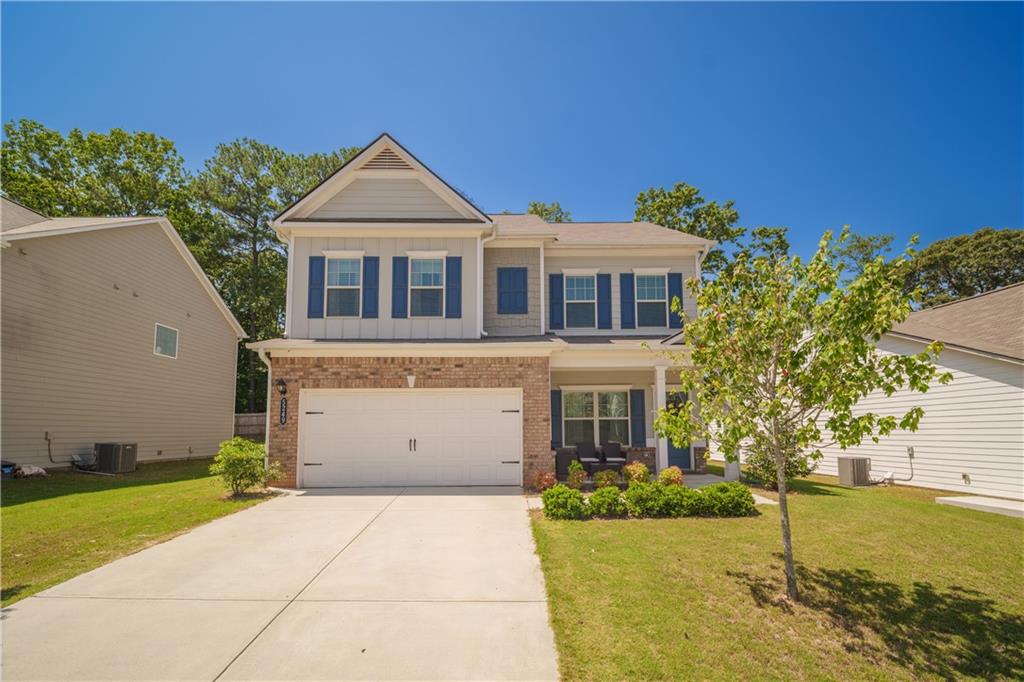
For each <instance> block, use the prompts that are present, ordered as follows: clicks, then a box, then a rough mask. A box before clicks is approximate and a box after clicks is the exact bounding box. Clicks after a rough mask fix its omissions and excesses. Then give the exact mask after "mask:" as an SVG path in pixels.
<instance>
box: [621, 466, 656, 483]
mask: <svg viewBox="0 0 1024 682" xmlns="http://www.w3.org/2000/svg"><path fill="white" fill-rule="evenodd" d="M622 475H623V476H625V478H626V483H628V484H629V485H633V484H634V483H647V482H648V481H650V480H651V470H650V469H648V468H647V465H646V464H644V463H643V462H632V463H630V464H627V465H626V466H624V467H622Z"/></svg>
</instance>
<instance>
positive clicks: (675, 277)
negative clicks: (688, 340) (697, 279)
mask: <svg viewBox="0 0 1024 682" xmlns="http://www.w3.org/2000/svg"><path fill="white" fill-rule="evenodd" d="M676 298H678V299H679V306H680V308H682V305H683V276H682V275H681V274H679V273H678V272H670V273H668V326H669V328H671V329H682V328H683V318H681V317H680V316H679V313H674V312H672V300H673V299H676Z"/></svg>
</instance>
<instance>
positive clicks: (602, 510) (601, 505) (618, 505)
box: [587, 485, 629, 518]
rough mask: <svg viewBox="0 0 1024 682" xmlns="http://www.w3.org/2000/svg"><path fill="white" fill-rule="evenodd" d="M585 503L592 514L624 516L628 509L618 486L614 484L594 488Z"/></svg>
mask: <svg viewBox="0 0 1024 682" xmlns="http://www.w3.org/2000/svg"><path fill="white" fill-rule="evenodd" d="M587 504H588V506H589V507H590V513H591V514H592V515H593V516H602V517H606V518H616V517H622V516H625V515H626V513H627V512H628V511H629V510H628V509H627V508H626V501H625V500H623V499H622V493H621V492H620V491H619V488H618V486H614V485H606V486H603V487H600V488H598V489H597V490H595V491H594V494H593V495H591V496H590V499H588V500H587Z"/></svg>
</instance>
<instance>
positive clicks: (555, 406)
mask: <svg viewBox="0 0 1024 682" xmlns="http://www.w3.org/2000/svg"><path fill="white" fill-rule="evenodd" d="M560 447H562V392H561V391H551V449H552V450H554V449H555V448H560Z"/></svg>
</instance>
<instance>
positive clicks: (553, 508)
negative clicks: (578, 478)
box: [540, 483, 587, 520]
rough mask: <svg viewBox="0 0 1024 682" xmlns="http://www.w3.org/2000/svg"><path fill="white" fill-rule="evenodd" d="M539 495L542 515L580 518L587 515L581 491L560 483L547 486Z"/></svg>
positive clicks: (550, 517)
mask: <svg viewBox="0 0 1024 682" xmlns="http://www.w3.org/2000/svg"><path fill="white" fill-rule="evenodd" d="M540 497H541V500H543V502H544V516H546V517H547V518H549V519H558V520H567V519H582V518H585V517H586V515H587V504H586V502H585V501H584V499H583V493H581V492H580V491H579V490H573V489H572V488H570V487H568V486H566V485H562V484H561V483H559V484H557V485H554V486H552V487H550V488H548V489H547V490H545V491H544V492H543V493H542V494H541V496H540Z"/></svg>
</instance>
